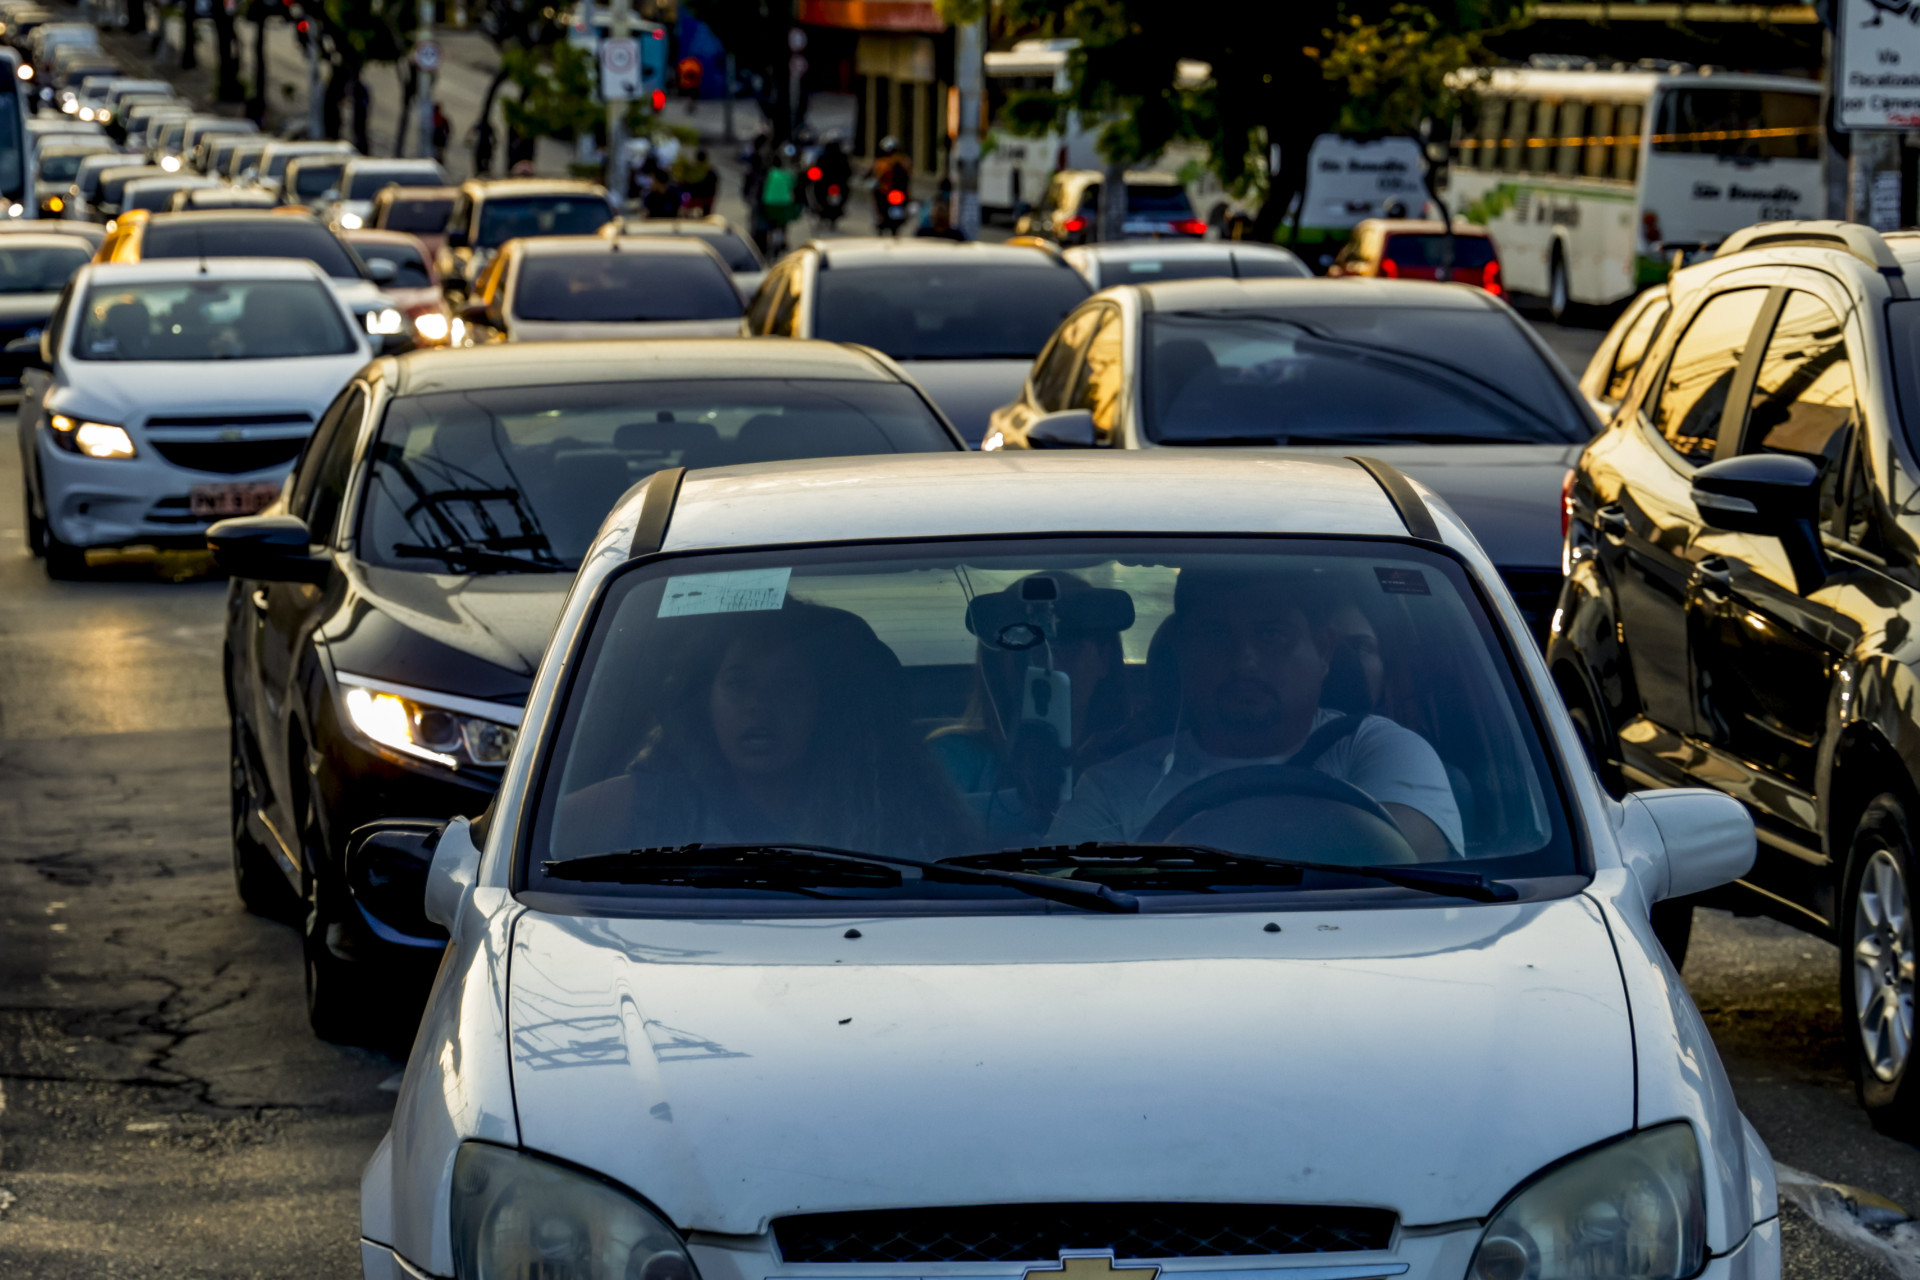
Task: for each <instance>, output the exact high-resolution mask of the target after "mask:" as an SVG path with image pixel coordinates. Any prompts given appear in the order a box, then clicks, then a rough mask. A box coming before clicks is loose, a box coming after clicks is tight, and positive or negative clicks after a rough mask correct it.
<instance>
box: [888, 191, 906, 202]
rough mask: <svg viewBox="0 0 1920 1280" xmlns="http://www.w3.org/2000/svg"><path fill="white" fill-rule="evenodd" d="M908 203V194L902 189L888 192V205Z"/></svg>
mask: <svg viewBox="0 0 1920 1280" xmlns="http://www.w3.org/2000/svg"><path fill="white" fill-rule="evenodd" d="M906 202H907V193H906V192H904V191H902V190H900V188H898V187H895V188H894V189H893V190H891V191H889V192H887V203H888V204H905V203H906Z"/></svg>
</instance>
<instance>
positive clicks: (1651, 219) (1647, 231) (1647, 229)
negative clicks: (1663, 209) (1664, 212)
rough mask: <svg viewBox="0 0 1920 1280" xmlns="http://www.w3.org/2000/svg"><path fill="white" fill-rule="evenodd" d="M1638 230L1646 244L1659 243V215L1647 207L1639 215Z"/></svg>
mask: <svg viewBox="0 0 1920 1280" xmlns="http://www.w3.org/2000/svg"><path fill="white" fill-rule="evenodd" d="M1640 232H1641V234H1642V235H1644V236H1645V237H1646V238H1647V243H1648V244H1659V243H1660V215H1659V214H1657V213H1655V212H1654V211H1653V210H1651V209H1649V210H1647V211H1646V212H1645V213H1643V214H1641V215H1640Z"/></svg>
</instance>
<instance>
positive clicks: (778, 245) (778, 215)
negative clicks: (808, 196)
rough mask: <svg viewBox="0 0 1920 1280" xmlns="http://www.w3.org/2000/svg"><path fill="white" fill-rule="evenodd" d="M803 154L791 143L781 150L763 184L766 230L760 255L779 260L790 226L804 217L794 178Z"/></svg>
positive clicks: (761, 211)
mask: <svg viewBox="0 0 1920 1280" xmlns="http://www.w3.org/2000/svg"><path fill="white" fill-rule="evenodd" d="M798 158H799V152H798V151H797V150H795V148H794V145H793V144H792V143H791V142H789V143H788V144H787V145H786V146H784V147H782V148H780V150H779V152H778V153H777V154H776V155H775V156H774V157H773V160H772V162H771V163H770V164H769V165H768V167H767V172H766V176H765V177H764V178H762V179H761V182H760V222H761V223H762V224H764V226H765V228H766V230H765V232H764V233H763V238H764V241H765V242H764V243H763V244H761V246H760V252H761V253H763V254H765V255H767V256H768V257H777V256H778V255H779V252H780V251H784V250H785V248H786V243H787V225H788V224H789V223H791V222H792V221H793V220H794V219H795V218H797V217H799V216H800V189H799V181H798V179H797V178H796V177H795V176H794V172H793V165H794V161H795V160H796V159H798Z"/></svg>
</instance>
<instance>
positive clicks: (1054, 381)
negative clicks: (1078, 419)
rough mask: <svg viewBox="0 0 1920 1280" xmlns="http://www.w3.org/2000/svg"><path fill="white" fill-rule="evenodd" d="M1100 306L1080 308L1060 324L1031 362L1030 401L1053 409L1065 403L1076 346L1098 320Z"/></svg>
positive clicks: (1080, 344)
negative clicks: (1031, 394) (1070, 317)
mask: <svg viewBox="0 0 1920 1280" xmlns="http://www.w3.org/2000/svg"><path fill="white" fill-rule="evenodd" d="M1100 310H1101V309H1100V308H1091V309H1089V310H1086V311H1082V312H1081V313H1080V314H1079V315H1077V316H1074V317H1073V318H1072V319H1071V320H1069V321H1067V322H1066V323H1065V324H1063V325H1061V326H1060V332H1059V333H1058V334H1056V335H1055V336H1054V339H1053V341H1052V342H1051V343H1050V344H1049V345H1048V347H1047V350H1046V353H1045V354H1044V355H1042V356H1041V357H1040V361H1039V363H1038V364H1036V365H1035V366H1034V370H1033V402H1034V404H1036V405H1037V406H1039V407H1040V408H1041V409H1042V410H1043V411H1045V412H1047V413H1054V412H1057V411H1058V410H1061V409H1064V408H1066V407H1067V392H1068V390H1069V389H1070V388H1071V385H1072V384H1071V382H1070V379H1071V378H1072V377H1073V371H1074V366H1075V365H1076V364H1077V363H1078V362H1079V359H1080V348H1081V347H1082V346H1084V345H1085V344H1086V341H1087V335H1088V334H1090V333H1092V332H1093V326H1094V325H1095V324H1096V323H1098V321H1099V319H1100Z"/></svg>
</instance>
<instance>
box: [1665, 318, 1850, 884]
mask: <svg viewBox="0 0 1920 1280" xmlns="http://www.w3.org/2000/svg"><path fill="white" fill-rule="evenodd" d="M1836 304H1837V305H1836ZM1848 310H1850V308H1849V307H1848V306H1847V304H1846V301H1845V299H1844V296H1843V295H1840V294H1839V293H1838V291H1837V290H1835V291H1834V296H1833V297H1832V298H1822V297H1821V296H1820V295H1819V294H1818V293H1816V292H1814V291H1813V290H1812V289H1810V288H1794V289H1790V290H1788V291H1787V292H1786V293H1785V296H1784V298H1783V299H1782V300H1781V304H1780V307H1779V314H1778V317H1777V319H1775V320H1774V322H1773V330H1772V333H1771V335H1770V336H1769V338H1768V340H1767V342H1766V345H1765V347H1764V351H1763V354H1762V356H1761V358H1760V361H1759V364H1758V367H1757V369H1756V372H1755V376H1754V380H1753V389H1752V392H1751V393H1750V395H1749V396H1748V399H1747V404H1746V406H1745V412H1744V413H1743V414H1742V415H1741V428H1740V431H1739V434H1738V436H1737V440H1738V450H1739V452H1740V453H1742V454H1766V453H1774V454H1788V455H1792V456H1796V457H1803V458H1807V459H1809V460H1810V461H1812V462H1813V463H1814V464H1815V465H1816V466H1818V467H1819V468H1820V470H1821V473H1822V487H1821V499H1820V523H1821V527H1822V529H1824V530H1826V531H1827V532H1828V534H1829V536H1833V535H1835V534H1837V533H1840V532H1843V531H1844V521H1843V520H1842V519H1841V507H1842V503H1843V500H1844V497H1845V486H1844V483H1843V478H1844V474H1845V465H1846V463H1847V462H1848V461H1849V454H1850V451H1851V450H1852V448H1853V445H1854V441H1855V437H1856V435H1857V434H1858V427H1859V424H1860V414H1859V410H1858V407H1857V404H1858V400H1857V396H1856V393H1855V386H1854V376H1853V366H1854V361H1853V359H1852V353H1851V351H1850V349H1849V344H1848V342H1847V335H1846V331H1845V328H1844V326H1843V323H1842V321H1841V318H1840V317H1841V316H1842V315H1844V314H1845V313H1846V312H1847V311H1848ZM1695 545H1696V547H1697V548H1698V550H1699V552H1700V555H1699V556H1698V558H1697V559H1696V562H1695V571H1694V577H1693V580H1692V582H1691V583H1690V584H1689V590H1688V598H1687V644H1688V649H1689V651H1690V652H1691V654H1692V657H1693V685H1694V707H1695V730H1696V733H1697V735H1698V737H1699V738H1700V739H1701V741H1702V743H1703V744H1704V745H1705V747H1706V752H1707V753H1706V756H1705V757H1704V758H1703V759H1702V760H1701V761H1700V762H1699V765H1698V767H1697V769H1696V773H1697V775H1698V776H1699V777H1700V779H1701V780H1702V781H1704V782H1708V783H1710V784H1711V785H1713V786H1716V787H1719V788H1721V789H1722V790H1724V791H1727V792H1729V793H1731V794H1732V795H1734V796H1736V797H1738V798H1739V799H1741V800H1743V801H1745V802H1746V803H1747V805H1748V806H1749V807H1750V808H1752V809H1753V810H1754V813H1755V816H1756V818H1758V819H1759V820H1760V822H1761V825H1762V826H1763V827H1769V826H1770V827H1772V828H1773V829H1774V830H1775V831H1776V832H1778V833H1781V834H1783V835H1785V836H1786V838H1787V842H1790V843H1800V844H1804V845H1805V846H1806V849H1807V850H1808V851H1809V853H1810V856H1812V857H1814V858H1816V859H1818V861H1819V862H1821V863H1824V858H1822V857H1820V856H1819V855H1818V854H1817V852H1812V851H1817V850H1818V848H1819V838H1818V836H1817V834H1816V831H1817V826H1818V814H1817V809H1816V806H1815V800H1814V791H1815V781H1816V767H1817V760H1818V754H1819V748H1820V740H1821V737H1822V734H1823V732H1824V730H1825V726H1826V719H1827V702H1828V697H1829V694H1830V691H1831V686H1832V684H1833V673H1834V671H1835V669H1836V667H1837V665H1838V662H1839V659H1840V657H1841V655H1843V654H1844V653H1846V652H1847V651H1848V650H1849V649H1851V648H1852V647H1853V644H1854V642H1855V641H1856V640H1857V639H1858V638H1859V628H1858V626H1857V624H1856V623H1855V622H1854V620H1853V619H1851V618H1849V617H1848V616H1846V614H1845V613H1844V612H1843V608H1844V605H1845V602H1846V596H1847V594H1848V588H1847V585H1846V584H1847V582H1848V578H1849V575H1848V574H1847V573H1846V572H1843V571H1841V570H1842V567H1843V565H1844V564H1845V563H1846V562H1845V559H1844V557H1842V558H1838V559H1836V560H1835V565H1834V567H1835V569H1836V572H1835V573H1834V574H1833V575H1832V576H1830V577H1829V578H1828V579H1827V580H1826V581H1824V582H1819V583H1798V582H1796V581H1795V579H1794V573H1793V570H1792V568H1791V567H1790V566H1789V565H1788V563H1787V559H1786V555H1785V552H1784V551H1783V550H1782V548H1781V544H1780V540H1779V539H1778V538H1766V537H1755V536H1753V535H1750V534H1737V533H1730V532H1728V531H1726V530H1720V529H1712V528H1703V529H1702V530H1701V531H1700V534H1699V536H1698V538H1697V539H1696V543H1695ZM1855 567H1861V566H1860V565H1858V564H1857V565H1856V566H1855ZM1761 847H1762V852H1761V858H1762V860H1763V862H1764V861H1765V860H1767V859H1769V858H1771V859H1775V860H1777V859H1781V858H1789V857H1791V856H1792V855H1790V854H1786V853H1783V852H1782V851H1781V850H1780V849H1778V848H1776V847H1771V846H1770V845H1769V844H1768V843H1767V842H1764V841H1763V842H1762V846H1761ZM1793 870H1794V868H1791V867H1785V868H1782V867H1776V868H1773V869H1772V872H1773V877H1772V878H1776V879H1777V878H1779V877H1780V876H1781V875H1783V874H1791V873H1792V871H1793ZM1768 873H1769V868H1767V867H1766V866H1764V865H1762V866H1760V867H1758V868H1757V869H1756V874H1758V875H1761V876H1763V877H1765V876H1767V875H1768ZM1795 896H1796V897H1797V896H1798V895H1795Z"/></svg>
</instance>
